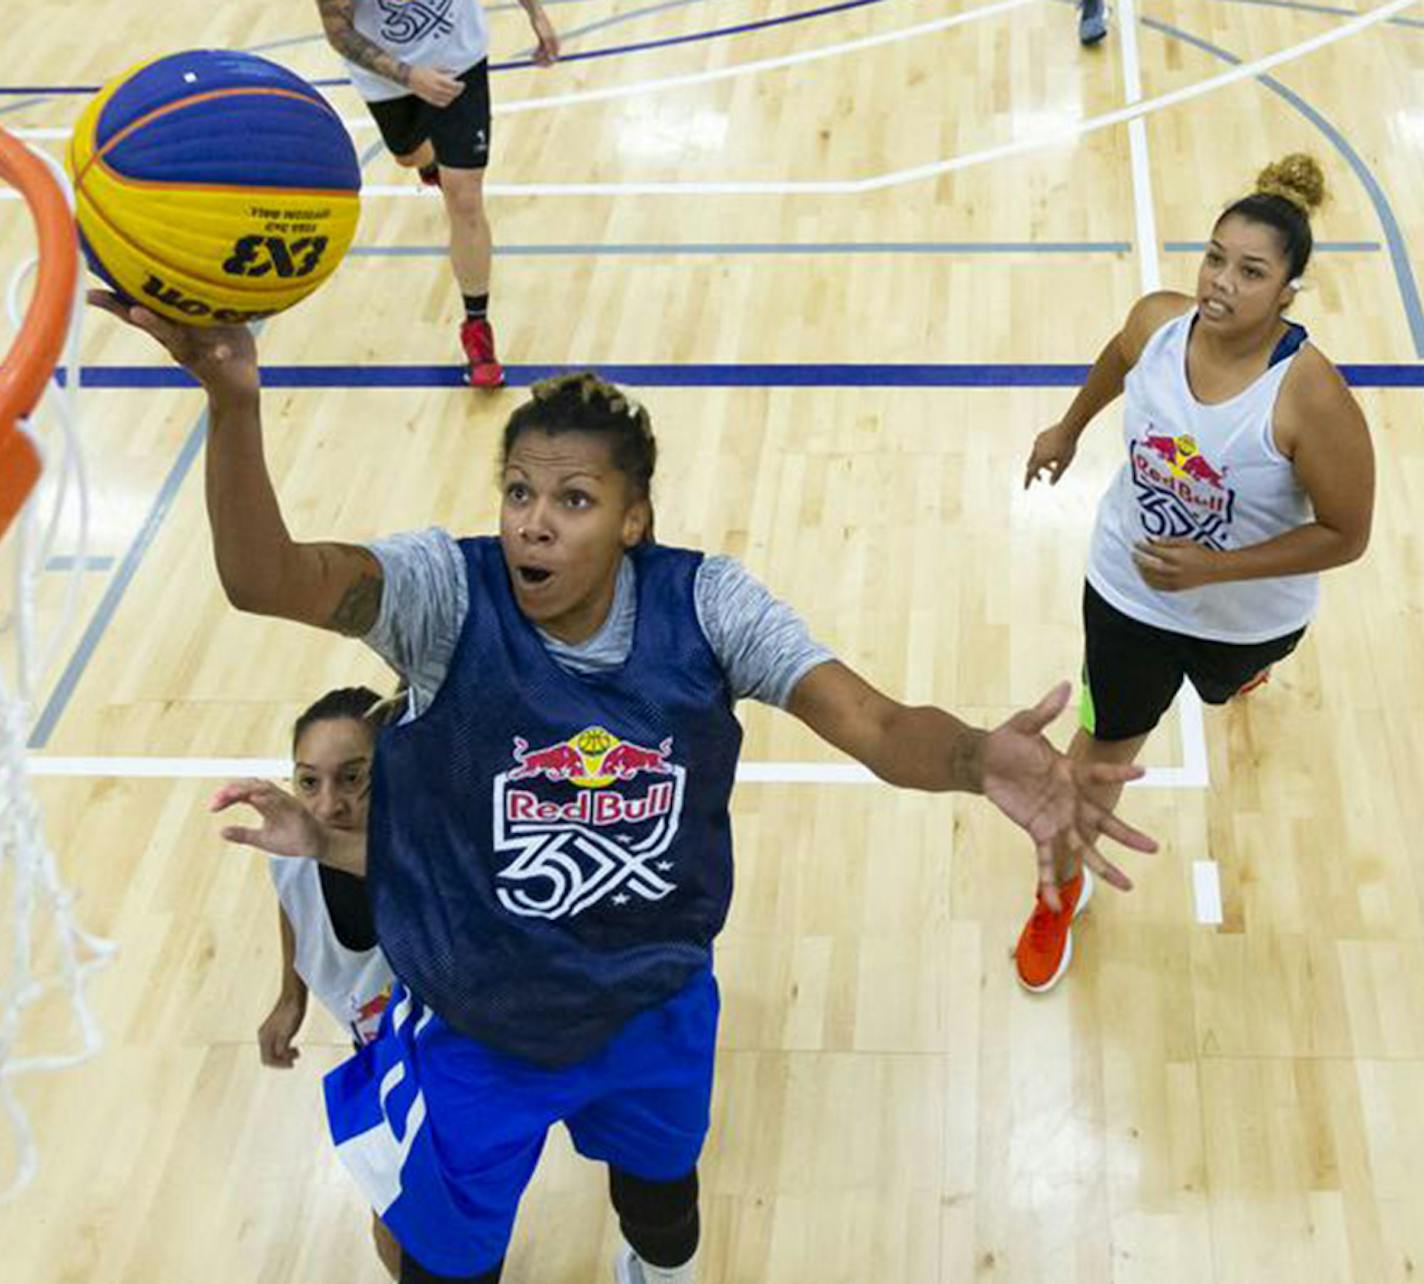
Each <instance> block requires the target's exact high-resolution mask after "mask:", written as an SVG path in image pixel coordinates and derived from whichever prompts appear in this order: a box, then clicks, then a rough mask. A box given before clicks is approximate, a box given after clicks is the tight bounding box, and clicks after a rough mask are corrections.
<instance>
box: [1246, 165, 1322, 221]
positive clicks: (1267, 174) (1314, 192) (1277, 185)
mask: <svg viewBox="0 0 1424 1284" xmlns="http://www.w3.org/2000/svg"><path fill="white" fill-rule="evenodd" d="M1256 191H1257V192H1258V193H1259V194H1260V195H1262V196H1279V197H1280V198H1281V199H1282V200H1287V201H1289V202H1290V203H1291V204H1292V205H1295V206H1297V207H1298V208H1299V209H1300V210H1301V211H1302V212H1304V213H1305V214H1307V215H1309V214H1310V213H1311V212H1312V211H1313V210H1317V209H1319V208H1320V206H1321V205H1322V204H1324V202H1325V173H1324V171H1323V170H1322V169H1321V168H1320V162H1319V161H1317V160H1316V159H1315V157H1314V156H1307V155H1306V154H1305V153H1304V152H1292V153H1291V154H1290V155H1289V156H1283V157H1281V159H1280V160H1278V161H1273V162H1272V163H1271V164H1269V165H1267V166H1266V168H1265V169H1263V170H1262V171H1261V172H1260V173H1259V174H1258V175H1256Z"/></svg>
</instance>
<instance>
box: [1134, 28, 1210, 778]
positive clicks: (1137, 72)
mask: <svg viewBox="0 0 1424 1284" xmlns="http://www.w3.org/2000/svg"><path fill="white" fill-rule="evenodd" d="M1117 26H1118V30H1119V37H1120V38H1119V40H1118V48H1119V49H1120V50H1121V52H1122V83H1123V96H1124V97H1125V98H1126V100H1127V105H1128V106H1129V107H1131V106H1134V105H1135V104H1137V103H1140V102H1141V101H1142V64H1141V61H1140V60H1139V58H1138V53H1137V3H1136V0H1119V17H1118V23H1117ZM1127 144H1128V154H1129V156H1130V157H1131V159H1132V205H1133V213H1134V217H1135V220H1136V224H1137V267H1138V273H1139V279H1140V281H1141V283H1142V292H1143V294H1151V293H1152V292H1153V291H1154V290H1160V289H1161V288H1162V264H1161V260H1160V259H1159V257H1158V249H1157V247H1158V245H1159V242H1158V240H1157V215H1156V207H1155V203H1154V201H1153V199H1152V158H1151V155H1150V153H1149V152H1148V148H1147V122H1146V121H1145V120H1144V119H1143V118H1142V117H1141V116H1139V117H1136V118H1135V119H1133V120H1130V121H1128V123H1127ZM1177 716H1178V721H1179V723H1180V726H1181V736H1182V766H1181V768H1180V769H1179V770H1180V771H1181V772H1182V774H1183V777H1184V778H1185V779H1188V780H1190V781H1192V782H1193V785H1194V786H1195V787H1196V788H1201V789H1205V788H1206V787H1207V786H1208V785H1210V783H1211V777H1210V775H1209V773H1208V769H1207V757H1206V726H1205V722H1204V720H1203V717H1202V702H1201V697H1200V696H1198V695H1197V692H1196V688H1195V687H1193V686H1192V684H1191V683H1190V682H1184V683H1183V684H1182V693H1181V695H1180V697H1179V698H1178V701H1177Z"/></svg>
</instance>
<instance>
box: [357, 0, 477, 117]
mask: <svg viewBox="0 0 1424 1284" xmlns="http://www.w3.org/2000/svg"><path fill="white" fill-rule="evenodd" d="M352 25H353V26H354V27H355V28H356V30H357V31H359V32H360V33H361V34H362V35H363V36H365V37H366V38H367V39H368V40H374V41H375V42H376V44H378V45H380V47H381V48H382V49H383V50H384V51H385V52H386V53H388V54H390V55H391V57H393V58H399V59H400V60H401V62H404V63H408V64H409V65H410V66H412V67H432V68H434V69H435V70H437V71H445V72H449V74H450V75H452V76H459V75H463V74H464V73H465V72H467V71H469V69H470V68H471V67H473V66H475V65H476V64H477V63H479V62H482V61H483V60H484V58H485V57H486V56H487V55H488V53H489V23H488V22H487V20H486V19H485V13H484V10H483V9H482V8H481V7H480V3H479V0H356V4H355V8H354V10H353V15H352ZM346 66H347V68H348V70H349V71H350V72H351V83H352V84H353V85H354V86H355V88H356V92H357V93H358V94H360V95H361V97H362V98H363V99H364V100H365V101H366V102H368V103H378V102H382V101H384V100H386V99H390V98H404V97H405V96H406V95H407V94H409V93H410V89H409V88H408V87H407V86H405V85H401V84H397V83H396V82H395V81H394V80H387V79H386V78H385V77H384V76H378V75H376V73H375V72H374V71H367V70H366V68H365V67H358V66H357V65H356V64H355V63H354V62H351V61H350V60H346Z"/></svg>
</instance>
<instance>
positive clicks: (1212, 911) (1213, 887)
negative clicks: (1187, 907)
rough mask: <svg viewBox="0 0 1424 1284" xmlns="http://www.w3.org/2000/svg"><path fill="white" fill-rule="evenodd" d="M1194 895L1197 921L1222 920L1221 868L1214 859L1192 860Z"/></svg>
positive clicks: (1214, 921) (1213, 921)
mask: <svg viewBox="0 0 1424 1284" xmlns="http://www.w3.org/2000/svg"><path fill="white" fill-rule="evenodd" d="M1192 896H1193V899H1194V900H1195V901H1196V905H1197V922H1198V923H1203V924H1208V925H1212V924H1217V923H1220V922H1221V870H1220V869H1219V867H1218V866H1217V863H1216V862H1215V861H1214V860H1194V861H1193V862H1192Z"/></svg>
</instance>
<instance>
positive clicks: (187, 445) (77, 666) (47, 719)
mask: <svg viewBox="0 0 1424 1284" xmlns="http://www.w3.org/2000/svg"><path fill="white" fill-rule="evenodd" d="M86 386H87V380H86ZM207 431H208V412H207V411H206V410H204V411H203V413H202V414H201V415H199V416H198V421H197V423H195V424H194V425H193V427H192V429H191V430H190V431H189V433H188V439H187V440H186V441H185V442H184V443H183V448H182V450H180V451H179V452H178V458H177V460H176V461H175V462H174V464H173V467H172V468H170V469H169V470H168V476H167V477H165V478H164V479H163V485H162V486H160V487H159V488H158V496H157V498H156V499H155V500H154V501H153V506H152V507H151V508H150V509H149V510H148V515H147V516H146V517H145V518H144V519H143V525H142V526H141V527H140V528H139V531H138V534H137V535H135V536H134V539H133V543H131V544H130V545H129V547H128V551H127V552H126V553H125V554H124V557H123V561H122V562H120V563H119V569H118V570H117V571H116V572H115V573H114V577H113V578H112V579H111V580H110V581H109V583H108V586H107V587H106V588H105V589H104V596H103V597H102V598H100V599H99V605H98V607H97V608H95V611H94V614H93V615H92V616H90V617H89V624H88V626H87V627H86V628H85V630H84V636H83V637H81V638H80V639H79V645H78V646H76V647H75V648H74V651H73V652H72V653H71V655H70V657H69V663H68V664H66V665H65V666H64V672H63V673H62V674H60V676H59V681H58V682H57V683H55V687H54V690H53V691H51V692H50V696H49V699H48V700H47V701H46V702H45V707H44V709H43V710H42V711H41V713H40V716H39V721H38V722H36V723H35V728H34V730H33V731H32V732H31V733H30V740H29V747H30V748H31V749H43V748H44V747H45V746H46V745H47V744H48V743H49V738H50V736H51V735H53V734H54V729H55V726H56V724H57V723H58V722H59V719H60V717H61V716H62V715H63V714H64V710H65V707H66V706H67V705H68V704H69V700H70V697H71V696H72V695H73V694H74V689H75V687H77V686H78V685H79V679H80V678H81V677H83V676H84V670H85V668H86V667H87V666H88V664H89V657H90V656H92V655H93V654H94V649H95V647H97V646H98V644H99V639H100V638H101V637H102V636H103V634H104V630H105V629H107V628H108V627H109V621H110V620H111V619H112V618H113V616H114V612H115V611H117V610H118V607H119V603H120V601H122V599H123V596H124V594H125V592H127V591H128V587H129V583H130V582H131V581H132V580H133V577H134V575H135V573H136V572H137V571H138V567H139V563H140V562H142V561H143V557H144V554H145V553H147V552H148V549H149V545H151V544H152V543H153V541H154V538H155V537H156V536H157V534H158V528H159V527H160V526H161V525H162V524H163V519H164V518H165V517H166V516H167V515H168V510H169V509H170V508H172V507H173V501H174V500H175V499H176V498H177V497H178V490H179V488H180V487H181V486H182V484H183V479H184V478H185V477H186V476H187V475H188V470H189V469H190V468H191V467H192V466H193V461H194V460H195V459H196V458H197V457H198V452H199V451H200V450H201V449H202V445H203V439H204V438H205V437H206V436H207Z"/></svg>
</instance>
